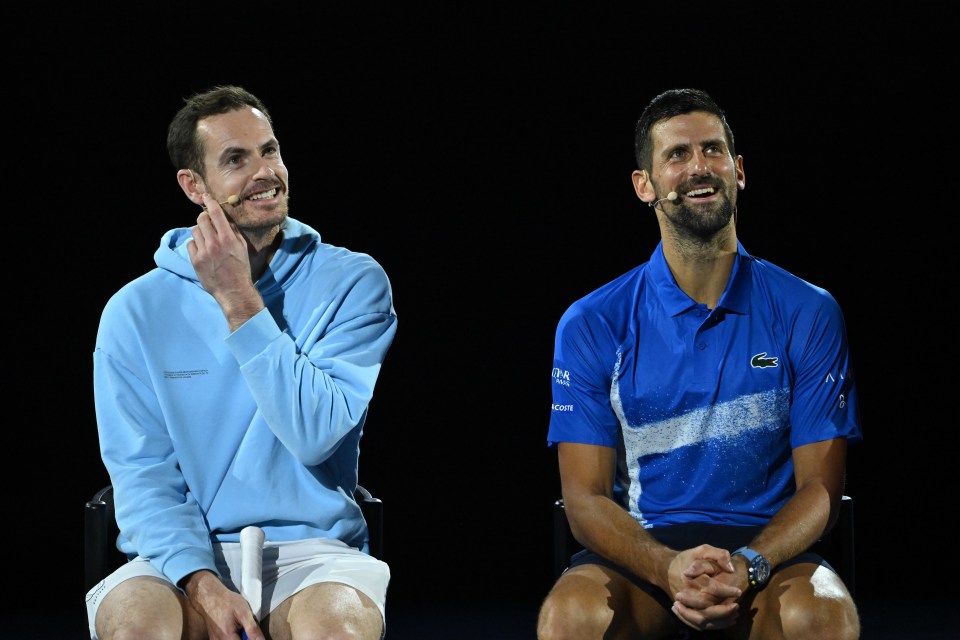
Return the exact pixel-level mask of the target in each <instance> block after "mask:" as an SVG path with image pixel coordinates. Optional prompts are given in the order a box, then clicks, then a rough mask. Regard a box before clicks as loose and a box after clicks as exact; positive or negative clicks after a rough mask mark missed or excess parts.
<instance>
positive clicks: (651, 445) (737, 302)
mask: <svg viewBox="0 0 960 640" xmlns="http://www.w3.org/2000/svg"><path fill="white" fill-rule="evenodd" d="M552 377H553V385H552V387H553V404H552V407H551V414H550V426H549V430H548V434H547V440H548V445H554V444H556V443H558V442H579V443H584V444H593V445H600V446H604V447H612V448H616V449H618V460H619V462H618V465H617V467H618V468H617V478H616V489H615V496H616V497H617V498H618V499H620V500H622V502H623V504H624V507H626V508H627V509H628V510H629V511H630V513H631V515H632V516H633V517H634V518H635V519H636V520H637V521H639V522H640V523H641V524H642V525H643V526H644V527H646V528H650V527H658V526H663V525H670V524H679V523H685V522H708V523H716V524H731V525H763V524H766V522H767V521H768V520H769V519H770V517H771V516H773V514H774V513H776V511H777V510H778V509H780V507H781V506H783V504H784V502H786V501H787V500H788V499H789V497H790V496H791V495H792V494H793V493H794V491H795V484H794V478H793V461H792V458H791V452H792V450H793V448H795V447H799V446H802V445H805V444H809V443H812V442H819V441H822V440H829V439H833V438H839V437H844V438H847V440H848V442H849V443H854V442H857V441H859V440H860V439H861V428H860V417H859V406H858V400H857V394H856V388H855V385H854V380H853V374H852V370H851V367H850V353H849V350H848V344H847V336H846V328H845V326H844V320H843V314H842V313H841V310H840V307H839V305H838V304H837V302H836V300H835V299H834V298H833V296H831V295H830V294H829V293H828V292H827V291H825V290H824V289H821V288H820V287H817V286H814V285H812V284H810V283H809V282H806V281H804V280H802V279H800V278H798V277H797V276H794V275H793V274H791V273H789V272H787V271H785V270H783V269H781V268H780V267H777V266H775V265H773V264H770V263H769V262H766V261H764V260H760V259H758V258H755V257H753V256H751V255H749V254H748V253H747V252H746V250H745V249H744V248H743V246H742V245H741V244H740V243H739V242H738V243H737V258H736V261H735V263H734V268H733V272H732V273H731V275H730V281H729V282H728V284H727V288H726V290H725V291H724V293H723V296H721V298H720V302H719V303H718V305H717V308H716V309H712V310H711V309H708V308H707V307H706V305H703V304H697V303H696V302H694V301H693V300H692V299H691V298H690V297H688V296H687V295H686V294H685V293H684V292H683V291H681V290H680V288H679V287H678V286H677V283H676V281H675V280H674V278H673V274H672V273H671V272H670V268H669V267H668V266H667V262H666V259H665V258H664V255H663V247H662V244H658V245H657V248H656V249H655V250H654V252H653V255H652V256H651V258H650V260H649V261H648V262H645V263H644V264H641V265H640V266H638V267H636V268H634V269H633V270H631V271H629V272H627V273H625V274H624V275H622V276H620V277H619V278H617V279H616V280H613V281H612V282H609V283H608V284H606V285H604V286H602V287H600V288H599V289H597V290H595V291H593V292H592V293H590V294H588V295H587V296H585V297H583V298H581V299H579V300H577V301H576V302H574V303H573V304H572V305H571V306H570V307H569V308H568V309H567V311H566V312H565V313H564V314H563V316H562V317H561V319H560V322H559V324H558V327H557V332H556V340H555V344H554V361H553V373H552Z"/></svg>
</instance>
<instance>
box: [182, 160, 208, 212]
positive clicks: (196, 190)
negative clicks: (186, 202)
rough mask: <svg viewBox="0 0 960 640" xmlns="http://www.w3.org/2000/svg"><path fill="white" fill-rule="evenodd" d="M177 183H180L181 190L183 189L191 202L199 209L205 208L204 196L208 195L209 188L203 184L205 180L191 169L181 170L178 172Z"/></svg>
mask: <svg viewBox="0 0 960 640" xmlns="http://www.w3.org/2000/svg"><path fill="white" fill-rule="evenodd" d="M177 182H178V183H180V188H181V189H183V192H184V193H185V194H186V195H187V197H188V198H189V199H190V202H192V203H193V204H195V205H197V206H198V207H202V206H203V194H204V193H206V191H207V187H206V185H205V184H203V179H202V178H201V177H200V176H198V175H197V174H195V173H194V172H193V171H191V170H190V169H180V170H179V171H177Z"/></svg>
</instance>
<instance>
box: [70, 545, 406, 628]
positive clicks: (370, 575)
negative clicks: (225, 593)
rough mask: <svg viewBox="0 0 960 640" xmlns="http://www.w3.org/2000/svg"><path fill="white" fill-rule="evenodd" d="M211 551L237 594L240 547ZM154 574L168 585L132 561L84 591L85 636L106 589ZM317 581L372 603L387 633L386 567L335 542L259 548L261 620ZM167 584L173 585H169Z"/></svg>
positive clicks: (144, 565) (147, 567)
mask: <svg viewBox="0 0 960 640" xmlns="http://www.w3.org/2000/svg"><path fill="white" fill-rule="evenodd" d="M213 553H214V557H215V559H216V563H217V571H219V572H220V577H221V578H222V579H223V583H224V584H225V585H226V586H227V587H228V588H230V589H233V590H234V591H236V592H238V593H239V592H240V589H239V588H238V586H237V585H236V584H235V583H234V577H236V578H237V579H238V580H239V578H240V557H241V556H240V543H239V542H223V543H218V542H215V543H214V544H213ZM137 576H153V577H155V578H160V579H161V580H166V581H167V582H170V579H169V578H167V577H166V576H165V575H163V574H162V573H161V572H160V571H158V570H157V569H156V568H155V567H154V566H153V565H152V564H150V562H149V561H148V560H145V559H144V558H140V557H137V558H134V559H133V560H131V561H130V562H128V563H126V564H125V565H123V566H122V567H120V568H119V569H117V570H116V571H114V572H113V573H111V574H110V575H109V576H107V577H106V578H104V579H103V580H101V581H100V582H99V583H98V584H96V585H94V587H93V588H92V589H90V591H88V592H87V622H88V624H89V626H90V637H91V638H93V639H94V640H96V639H97V632H96V629H95V628H94V625H95V623H96V619H97V609H98V608H99V606H100V603H101V602H103V598H104V597H105V596H106V595H107V594H108V593H110V590H111V589H113V588H114V587H116V586H117V585H118V584H120V583H121V582H123V581H124V580H128V579H129V578H135V577H137ZM320 582H339V583H342V584H346V585H349V586H351V587H353V588H354V589H356V590H357V591H359V592H361V593H363V594H364V595H365V596H367V597H368V598H370V599H371V600H373V602H374V604H376V605H377V608H378V609H380V616H381V617H382V618H383V619H384V632H386V617H385V613H384V611H385V605H386V598H387V584H388V583H389V582H390V567H389V566H388V565H387V564H386V563H385V562H382V561H380V560H378V559H376V558H374V557H373V556H371V555H368V554H366V553H364V552H362V551H359V550H357V549H355V548H353V547H349V546H347V545H346V544H344V543H343V542H341V541H340V540H333V539H329V538H312V539H309V540H296V541H293V542H270V541H269V540H268V541H266V542H264V544H263V602H262V605H261V606H262V610H263V612H264V614H263V617H266V614H267V613H268V612H271V611H273V610H274V609H275V608H276V607H278V606H279V605H280V603H281V602H283V601H284V600H286V599H287V598H289V597H290V596H292V595H293V594H295V593H297V592H298V591H300V590H302V589H305V588H306V587H309V586H310V585H313V584H317V583H320ZM171 584H172V583H171Z"/></svg>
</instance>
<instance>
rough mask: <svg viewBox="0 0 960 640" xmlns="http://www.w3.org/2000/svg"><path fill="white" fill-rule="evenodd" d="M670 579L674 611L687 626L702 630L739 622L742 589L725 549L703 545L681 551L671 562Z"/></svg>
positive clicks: (728, 553)
mask: <svg viewBox="0 0 960 640" xmlns="http://www.w3.org/2000/svg"><path fill="white" fill-rule="evenodd" d="M669 580H670V589H671V592H672V593H673V594H674V603H673V609H672V610H673V613H674V614H675V615H676V616H677V617H678V618H680V620H681V621H682V622H683V623H684V624H686V625H687V626H689V627H692V628H694V629H698V630H701V631H703V630H711V629H723V628H725V627H730V626H732V625H734V624H735V623H736V621H737V616H738V615H739V613H740V605H739V604H738V603H737V600H738V599H739V598H740V596H741V595H742V594H743V592H742V591H741V590H740V588H738V587H737V586H736V584H735V582H736V574H735V572H734V567H733V563H732V562H731V561H730V552H729V551H727V550H726V549H719V548H717V547H712V546H710V545H706V544H704V545H700V546H699V547H694V548H693V549H687V550H686V551H681V552H680V553H678V554H677V555H676V557H674V559H673V560H672V561H671V563H670V568H669Z"/></svg>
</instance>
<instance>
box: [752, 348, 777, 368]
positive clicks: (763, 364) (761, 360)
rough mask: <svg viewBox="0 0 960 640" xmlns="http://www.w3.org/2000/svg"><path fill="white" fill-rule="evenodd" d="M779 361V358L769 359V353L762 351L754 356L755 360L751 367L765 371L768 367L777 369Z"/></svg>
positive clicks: (753, 359)
mask: <svg viewBox="0 0 960 640" xmlns="http://www.w3.org/2000/svg"><path fill="white" fill-rule="evenodd" d="M779 359H780V358H777V357H773V358H768V357H767V352H766V351H762V352H760V353H758V354H757V355H755V356H753V358H752V359H751V360H750V366H751V367H753V368H754V369H765V368H767V367H775V366H777V360H779Z"/></svg>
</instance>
